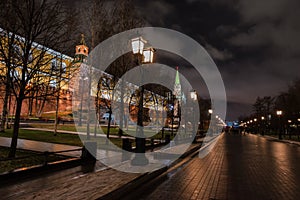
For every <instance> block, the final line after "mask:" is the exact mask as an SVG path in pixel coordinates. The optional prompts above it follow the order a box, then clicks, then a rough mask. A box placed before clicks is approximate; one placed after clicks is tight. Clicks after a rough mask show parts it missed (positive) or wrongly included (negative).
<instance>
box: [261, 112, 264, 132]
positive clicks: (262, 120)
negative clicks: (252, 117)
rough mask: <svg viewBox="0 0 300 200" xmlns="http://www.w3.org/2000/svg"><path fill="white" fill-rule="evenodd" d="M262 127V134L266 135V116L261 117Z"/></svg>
mask: <svg viewBox="0 0 300 200" xmlns="http://www.w3.org/2000/svg"><path fill="white" fill-rule="evenodd" d="M261 126H262V130H261V134H262V135H265V117H264V116H262V117H261Z"/></svg>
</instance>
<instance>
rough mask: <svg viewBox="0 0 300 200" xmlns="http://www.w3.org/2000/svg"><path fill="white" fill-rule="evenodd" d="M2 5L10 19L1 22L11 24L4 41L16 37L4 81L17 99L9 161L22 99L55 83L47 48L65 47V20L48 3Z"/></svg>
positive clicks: (35, 0)
mask: <svg viewBox="0 0 300 200" xmlns="http://www.w3.org/2000/svg"><path fill="white" fill-rule="evenodd" d="M5 5H6V6H8V7H9V8H10V11H9V12H10V13H9V15H8V16H5V18H3V19H2V20H3V21H4V22H6V23H9V24H10V25H9V29H8V31H9V34H8V36H7V38H9V39H11V40H12V36H11V34H12V35H14V34H16V35H15V37H14V38H13V45H12V46H13V47H14V54H15V55H13V56H11V58H13V59H14V60H15V62H14V63H13V65H12V66H10V69H8V70H9V71H10V76H9V77H7V78H8V80H7V81H8V82H7V84H10V87H11V91H12V93H13V95H14V96H15V99H16V111H15V122H14V127H13V136H12V141H11V148H10V152H9V157H14V156H15V153H16V147H17V139H18V135H19V124H20V117H21V110H22V103H23V101H24V99H26V98H29V97H31V94H32V91H36V90H38V89H39V88H40V86H42V85H44V84H45V82H49V83H50V82H51V81H53V80H56V77H57V71H56V70H55V69H53V68H52V67H51V61H52V60H53V59H55V58H56V57H57V56H58V55H50V54H49V48H51V49H58V48H59V47H60V46H61V44H63V43H64V39H65V38H66V37H65V32H64V31H63V28H64V24H65V19H66V17H65V15H64V12H63V10H62V7H61V5H60V3H59V2H54V1H50V0H16V1H6V4H5ZM11 19H14V20H13V21H12V20H11ZM10 51H12V50H10ZM8 52H9V51H8ZM6 68H7V66H6ZM46 85H47V84H46ZM47 95H49V94H47Z"/></svg>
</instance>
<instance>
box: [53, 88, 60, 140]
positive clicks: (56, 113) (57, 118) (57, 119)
mask: <svg viewBox="0 0 300 200" xmlns="http://www.w3.org/2000/svg"><path fill="white" fill-rule="evenodd" d="M59 95H60V88H59V90H58V93H57V95H56V106H55V107H56V108H55V122H54V136H56V135H57V126H58V124H59V116H58V109H59Z"/></svg>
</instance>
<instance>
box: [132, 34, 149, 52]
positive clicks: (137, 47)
mask: <svg viewBox="0 0 300 200" xmlns="http://www.w3.org/2000/svg"><path fill="white" fill-rule="evenodd" d="M145 44H146V41H145V40H144V39H143V38H142V37H137V38H133V39H132V40H131V47H132V52H133V54H143V50H144V45H145Z"/></svg>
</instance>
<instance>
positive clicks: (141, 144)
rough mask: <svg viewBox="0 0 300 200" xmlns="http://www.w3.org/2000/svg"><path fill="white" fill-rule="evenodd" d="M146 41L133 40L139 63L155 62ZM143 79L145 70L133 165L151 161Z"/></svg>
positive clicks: (132, 44)
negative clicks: (148, 152)
mask: <svg viewBox="0 0 300 200" xmlns="http://www.w3.org/2000/svg"><path fill="white" fill-rule="evenodd" d="M145 44H146V41H145V40H144V39H143V38H142V37H137V38H134V39H132V40H131V46H132V53H133V54H134V55H135V56H136V57H137V60H136V61H137V65H140V64H141V63H142V62H143V63H152V62H153V53H154V50H153V48H147V49H144V47H145ZM142 81H143V72H142V73H141V86H140V88H139V96H140V98H139V103H138V116H137V125H138V126H137V135H136V138H135V144H136V151H135V153H136V154H135V157H134V159H133V160H132V161H131V164H132V165H147V164H148V163H149V161H148V159H147V158H146V156H145V151H146V139H145V136H144V127H143V121H144V120H143V118H144V112H143V109H144V107H143V103H144V85H143V83H142Z"/></svg>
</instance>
